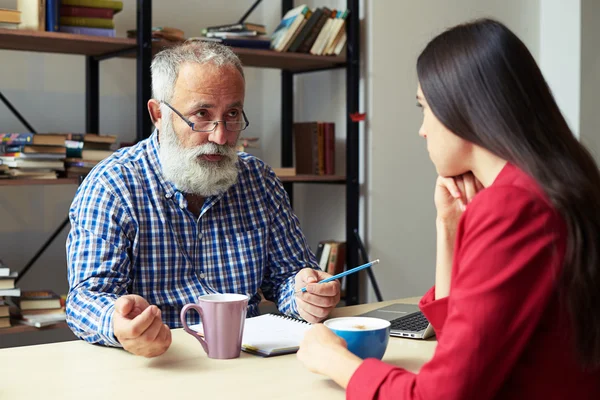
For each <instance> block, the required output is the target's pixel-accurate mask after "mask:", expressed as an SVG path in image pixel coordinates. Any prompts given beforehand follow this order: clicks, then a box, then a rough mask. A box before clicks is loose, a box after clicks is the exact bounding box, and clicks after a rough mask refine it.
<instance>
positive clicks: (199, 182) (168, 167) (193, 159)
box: [159, 115, 238, 197]
mask: <svg viewBox="0 0 600 400" xmlns="http://www.w3.org/2000/svg"><path fill="white" fill-rule="evenodd" d="M170 117H171V116H170V115H169V116H168V118H163V120H162V122H163V126H162V127H161V128H162V129H161V132H160V133H161V135H160V150H159V158H160V162H161V164H162V169H163V174H164V176H165V178H167V180H169V181H171V182H173V184H174V185H175V186H176V187H177V189H178V190H180V191H182V192H184V193H189V194H195V195H199V196H202V197H209V196H216V195H219V194H221V193H223V192H225V191H226V190H227V189H229V188H230V187H231V186H232V185H233V184H234V183H235V182H236V181H237V176H238V169H237V160H238V155H237V152H236V151H235V149H234V148H233V147H231V146H227V145H217V144H214V143H207V144H205V145H202V146H198V147H195V148H191V149H187V148H185V147H183V146H182V145H181V142H180V141H179V138H178V137H177V134H176V133H175V131H174V129H173V123H172V120H171V118H170ZM202 154H219V155H221V156H222V159H221V160H220V161H217V162H214V161H212V162H211V161H206V160H203V159H201V158H200V156H201V155H202Z"/></svg>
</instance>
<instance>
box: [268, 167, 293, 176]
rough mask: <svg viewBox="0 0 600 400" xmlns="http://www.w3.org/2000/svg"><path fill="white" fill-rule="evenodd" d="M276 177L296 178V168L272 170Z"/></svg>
mask: <svg viewBox="0 0 600 400" xmlns="http://www.w3.org/2000/svg"><path fill="white" fill-rule="evenodd" d="M272 169H273V172H275V175H277V176H279V177H282V176H296V168H272Z"/></svg>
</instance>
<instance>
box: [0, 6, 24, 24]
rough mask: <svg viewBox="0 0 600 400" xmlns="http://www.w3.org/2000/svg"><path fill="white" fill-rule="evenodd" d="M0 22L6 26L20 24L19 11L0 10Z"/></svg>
mask: <svg viewBox="0 0 600 400" xmlns="http://www.w3.org/2000/svg"><path fill="white" fill-rule="evenodd" d="M0 22H4V23H7V24H16V25H18V24H20V23H21V11H19V10H10V9H8V8H0Z"/></svg>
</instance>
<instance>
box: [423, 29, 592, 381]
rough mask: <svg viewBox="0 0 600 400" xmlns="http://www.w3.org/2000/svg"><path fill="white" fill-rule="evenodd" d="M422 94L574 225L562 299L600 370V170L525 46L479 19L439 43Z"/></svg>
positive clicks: (584, 352)
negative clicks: (539, 191) (528, 178)
mask: <svg viewBox="0 0 600 400" xmlns="http://www.w3.org/2000/svg"><path fill="white" fill-rule="evenodd" d="M417 74H418V78H419V83H420V85H421V90H422V91H423V94H424V96H425V99H426V101H427V103H428V104H429V107H430V108H431V110H432V111H433V113H434V115H435V116H436V117H437V118H438V119H439V120H440V121H441V122H442V123H443V124H444V125H445V126H446V127H447V128H448V129H449V130H450V131H452V132H453V133H455V134H456V135H458V136H460V137H461V138H463V139H465V140H468V141H469V142H472V143H474V144H476V145H478V146H481V147H483V148H485V149H487V150H489V151H490V152H492V153H493V154H495V155H497V156H498V157H500V158H502V159H504V160H507V161H509V162H510V163H512V164H514V165H516V166H517V167H518V168H520V169H521V170H523V171H524V172H525V173H527V174H528V175H529V176H531V177H532V178H533V179H535V181H536V182H537V183H538V184H539V185H540V186H541V188H542V189H543V190H544V192H545V193H546V195H547V196H548V198H549V199H550V201H551V202H552V203H553V204H554V206H555V207H556V209H557V210H558V211H559V213H560V214H561V215H562V217H563V218H564V220H565V222H566V224H567V230H568V238H567V248H566V253H565V261H564V267H563V270H562V275H561V280H560V285H559V286H560V294H561V298H562V300H563V301H564V302H565V304H566V306H567V309H568V311H569V313H570V317H571V320H572V321H573V326H574V333H575V337H574V339H575V345H576V350H577V354H578V356H579V359H580V361H581V364H582V365H583V366H584V367H588V368H590V369H595V368H598V367H599V366H600V173H599V172H598V168H597V166H596V163H595V162H594V160H593V158H592V156H591V155H590V153H589V152H588V151H587V150H586V149H585V148H584V147H583V146H582V145H581V144H580V143H579V141H578V140H577V139H576V138H575V137H574V136H573V133H572V132H571V130H570V129H569V126H568V125H567V122H566V121H565V119H564V117H563V115H562V114H561V112H560V110H559V108H558V106H557V104H556V102H555V100H554V98H553V96H552V94H551V92H550V89H549V87H548V84H547V83H546V81H545V80H544V77H543V76H542V73H541V71H540V69H539V68H538V66H537V64H536V62H535V60H534V59H533V57H532V56H531V54H530V53H529V51H528V50H527V47H526V46H525V45H524V44H523V42H522V41H521V40H520V39H519V38H518V37H517V36H516V35H515V34H514V33H512V32H511V31H510V30H509V29H508V28H507V27H506V26H504V25H503V24H501V23H499V22H497V21H494V20H489V19H481V20H476V21H474V22H470V23H467V24H463V25H459V26H456V27H454V28H451V29H449V30H447V31H446V32H444V33H442V34H440V35H439V36H437V37H436V38H434V39H433V40H432V41H431V42H430V43H429V44H428V45H427V47H426V48H425V50H423V52H422V53H421V55H420V56H419V59H418V61H417Z"/></svg>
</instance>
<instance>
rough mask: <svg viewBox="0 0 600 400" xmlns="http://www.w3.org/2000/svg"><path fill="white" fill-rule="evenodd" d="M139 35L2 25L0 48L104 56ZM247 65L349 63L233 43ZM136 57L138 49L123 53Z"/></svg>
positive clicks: (306, 67)
mask: <svg viewBox="0 0 600 400" xmlns="http://www.w3.org/2000/svg"><path fill="white" fill-rule="evenodd" d="M136 43H137V41H136V39H129V38H121V37H116V38H110V37H102V36H89V35H74V34H72V33H63V32H43V31H28V30H19V29H0V49H2V50H23V51H36V52H44V53H62V54H79V55H85V56H102V55H106V54H110V53H114V52H120V51H124V50H127V49H133V48H135V46H136ZM152 45H153V51H154V53H156V52H158V51H159V50H161V49H163V48H165V47H168V46H170V45H173V43H171V42H165V41H159V42H153V44H152ZM232 49H233V51H234V52H235V53H236V54H237V55H238V56H239V57H240V59H241V60H242V64H244V66H245V67H259V68H275V69H283V70H290V71H295V72H299V71H312V70H319V69H326V68H341V67H344V66H345V65H346V56H345V55H343V56H313V55H311V54H304V53H282V52H278V51H274V50H258V49H246V48H239V47H232ZM122 56H123V57H130V58H132V57H135V51H132V52H131V53H128V54H123V55H122Z"/></svg>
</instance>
